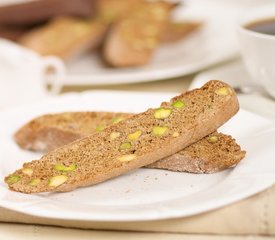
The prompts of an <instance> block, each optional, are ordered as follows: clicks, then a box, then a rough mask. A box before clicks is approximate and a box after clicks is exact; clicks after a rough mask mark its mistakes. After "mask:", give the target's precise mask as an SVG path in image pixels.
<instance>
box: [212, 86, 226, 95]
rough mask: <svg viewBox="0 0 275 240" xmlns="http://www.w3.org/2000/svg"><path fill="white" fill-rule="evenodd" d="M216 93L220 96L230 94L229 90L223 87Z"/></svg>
mask: <svg viewBox="0 0 275 240" xmlns="http://www.w3.org/2000/svg"><path fill="white" fill-rule="evenodd" d="M215 93H216V94H218V95H220V96H227V95H228V94H229V89H228V88H227V87H221V88H218V89H217V90H216V91H215Z"/></svg>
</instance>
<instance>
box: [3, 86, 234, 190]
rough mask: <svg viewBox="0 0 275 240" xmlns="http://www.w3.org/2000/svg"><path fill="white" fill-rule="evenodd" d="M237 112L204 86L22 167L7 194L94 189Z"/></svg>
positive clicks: (217, 90) (229, 96)
mask: <svg viewBox="0 0 275 240" xmlns="http://www.w3.org/2000/svg"><path fill="white" fill-rule="evenodd" d="M238 109H239V104H238V100H237V97H236V93H235V92H234V90H233V89H232V88H231V87H230V86H228V85H227V84H225V83H223V82H221V81H209V82H208V83H206V84H205V85H204V86H203V87H202V88H200V89H195V90H192V91H189V92H186V93H184V94H181V95H179V96H177V97H174V98H172V99H171V100H170V102H164V103H162V104H161V106H160V107H159V108H156V109H149V110H147V111H146V112H143V113H140V114H136V115H134V116H132V117H129V118H127V119H126V120H124V121H122V122H119V123H117V124H115V125H112V126H109V127H107V128H105V129H104V130H103V131H101V132H98V133H95V134H93V135H91V136H89V137H86V138H82V139H80V140H77V141H75V142H72V143H71V144H69V145H66V146H64V147H61V148H58V149H56V150H54V151H52V152H50V153H48V154H46V155H44V156H43V157H42V158H41V159H40V160H35V161H32V162H29V163H25V164H24V165H23V168H21V169H18V170H16V171H15V172H14V173H12V174H10V175H9V176H7V177H6V178H5V182H6V183H7V184H8V185H9V188H10V189H11V190H14V191H19V192H24V193H38V192H49V191H70V190H73V189H75V188H77V187H81V186H88V185H93V184H97V183H100V182H103V181H106V180H108V179H110V178H113V177H116V176H119V175H122V174H124V173H126V172H128V171H130V170H133V169H137V168H140V167H143V166H146V165H149V164H151V163H153V162H156V161H157V160H160V159H163V158H165V157H168V156H171V155H172V154H174V153H176V152H178V151H180V150H182V149H184V148H185V147H187V146H189V145H191V144H192V143H194V142H196V141H198V140H200V139H202V138H203V137H205V136H206V135H209V134H210V133H212V132H214V131H215V130H216V129H217V128H218V127H220V126H221V125H222V124H223V123H225V122H226V121H227V120H228V119H230V118H231V117H232V116H233V115H234V114H235V113H236V112H237V111H238ZM164 146H165V147H164Z"/></svg>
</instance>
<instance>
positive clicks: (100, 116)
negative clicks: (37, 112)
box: [14, 112, 132, 152]
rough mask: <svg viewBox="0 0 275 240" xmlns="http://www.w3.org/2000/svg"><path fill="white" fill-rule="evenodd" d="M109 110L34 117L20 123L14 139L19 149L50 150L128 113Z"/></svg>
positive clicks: (103, 126)
mask: <svg viewBox="0 0 275 240" xmlns="http://www.w3.org/2000/svg"><path fill="white" fill-rule="evenodd" d="M131 115H132V114H128V113H112V112H64V113H58V114H47V115H43V116H40V117H38V118H35V119H33V120H31V121H30V122H28V123H27V124H25V125H24V126H22V127H21V128H20V129H19V130H18V131H17V132H16V133H15V134H14V140H15V141H16V143H17V144H18V145H19V146H20V147H21V148H22V149H28V150H33V151H41V152H49V151H51V150H54V149H55V148H58V147H62V146H64V145H66V144H69V143H71V142H73V141H75V140H77V139H80V138H83V137H87V136H89V135H91V134H93V133H95V132H100V131H102V130H103V129H104V128H106V127H107V126H109V125H111V124H115V123H118V122H120V121H122V120H123V119H125V118H127V117H129V116H131Z"/></svg>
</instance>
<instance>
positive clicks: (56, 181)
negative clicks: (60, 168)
mask: <svg viewBox="0 0 275 240" xmlns="http://www.w3.org/2000/svg"><path fill="white" fill-rule="evenodd" d="M67 180H68V176H65V175H58V176H54V177H51V178H50V180H49V184H48V185H49V187H58V186H60V185H61V184H63V183H64V182H66V181H67Z"/></svg>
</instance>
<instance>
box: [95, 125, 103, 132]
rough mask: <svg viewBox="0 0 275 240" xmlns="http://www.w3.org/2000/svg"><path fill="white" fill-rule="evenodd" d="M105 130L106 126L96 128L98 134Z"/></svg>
mask: <svg viewBox="0 0 275 240" xmlns="http://www.w3.org/2000/svg"><path fill="white" fill-rule="evenodd" d="M104 129H105V126H104V125H98V126H97V127H96V128H95V130H96V131H97V132H101V131H103V130H104Z"/></svg>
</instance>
